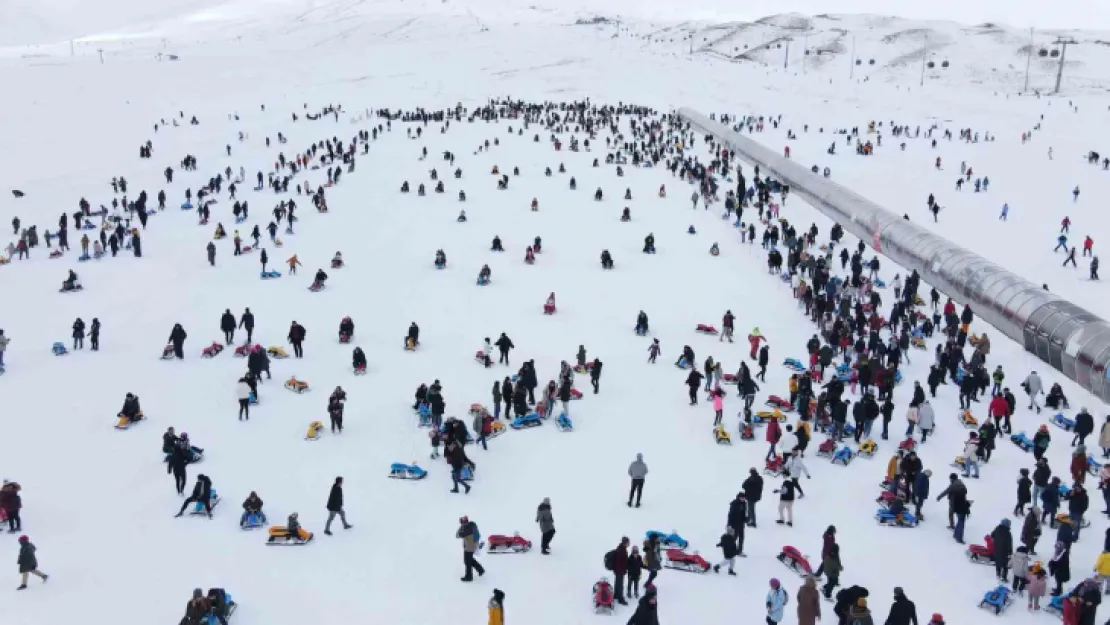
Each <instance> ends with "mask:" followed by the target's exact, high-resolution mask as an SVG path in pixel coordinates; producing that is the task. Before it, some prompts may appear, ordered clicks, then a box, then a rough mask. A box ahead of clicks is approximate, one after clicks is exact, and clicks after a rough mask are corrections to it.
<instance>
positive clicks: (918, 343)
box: [910, 336, 974, 349]
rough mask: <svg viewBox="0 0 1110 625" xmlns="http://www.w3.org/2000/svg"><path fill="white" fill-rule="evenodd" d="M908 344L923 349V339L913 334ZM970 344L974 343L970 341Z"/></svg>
mask: <svg viewBox="0 0 1110 625" xmlns="http://www.w3.org/2000/svg"><path fill="white" fill-rule="evenodd" d="M910 344H911V345H913V346H914V347H916V348H917V349H925V339H923V338H921V337H920V336H915V337H913V338H911V339H910ZM972 345H974V343H972Z"/></svg>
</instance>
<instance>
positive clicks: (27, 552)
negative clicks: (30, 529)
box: [16, 536, 50, 590]
mask: <svg viewBox="0 0 1110 625" xmlns="http://www.w3.org/2000/svg"><path fill="white" fill-rule="evenodd" d="M16 564H17V565H18V566H19V574H20V577H21V578H22V580H23V581H22V583H21V584H20V585H19V587H18V588H16V590H24V589H25V588H27V576H28V575H35V576H37V577H39V578H41V579H42V581H44V582H45V581H46V580H47V579H48V578H49V577H50V576H49V575H47V574H45V573H43V572H41V571H39V561H38V558H37V557H35V546H34V545H33V544H32V543H31V540H30V539H29V538H27V537H26V536H20V537H19V556H18V557H16Z"/></svg>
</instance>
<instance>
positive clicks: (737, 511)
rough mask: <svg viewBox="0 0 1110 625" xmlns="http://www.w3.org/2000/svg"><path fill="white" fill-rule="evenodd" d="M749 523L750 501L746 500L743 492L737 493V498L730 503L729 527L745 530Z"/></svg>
mask: <svg viewBox="0 0 1110 625" xmlns="http://www.w3.org/2000/svg"><path fill="white" fill-rule="evenodd" d="M747 524H748V502H747V501H745V495H744V493H743V492H739V493H736V498H735V499H733V500H732V502H731V503H729V504H728V523H727V525H728V527H731V528H732V529H734V530H736V531H737V532H743V531H744V526H746V525H747Z"/></svg>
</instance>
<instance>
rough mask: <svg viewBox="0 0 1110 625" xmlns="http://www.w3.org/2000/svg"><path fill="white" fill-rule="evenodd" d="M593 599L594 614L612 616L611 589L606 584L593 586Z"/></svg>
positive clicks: (612, 598) (612, 597)
mask: <svg viewBox="0 0 1110 625" xmlns="http://www.w3.org/2000/svg"><path fill="white" fill-rule="evenodd" d="M593 597H594V614H605V615H611V614H613V609H614V608H613V601H614V596H613V587H612V586H611V585H610V584H609V583H608V582H604V585H602V583H601V582H599V583H598V584H595V585H594V594H593Z"/></svg>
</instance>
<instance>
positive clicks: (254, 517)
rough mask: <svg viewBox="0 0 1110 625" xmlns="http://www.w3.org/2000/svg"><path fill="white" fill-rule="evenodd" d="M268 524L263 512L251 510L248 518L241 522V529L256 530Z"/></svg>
mask: <svg viewBox="0 0 1110 625" xmlns="http://www.w3.org/2000/svg"><path fill="white" fill-rule="evenodd" d="M263 525H266V515H265V514H262V513H261V512H251V513H250V514H248V515H247V518H246V520H244V521H243V522H242V523H240V524H239V529H242V530H256V529H259V528H261V527H262V526H263Z"/></svg>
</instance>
